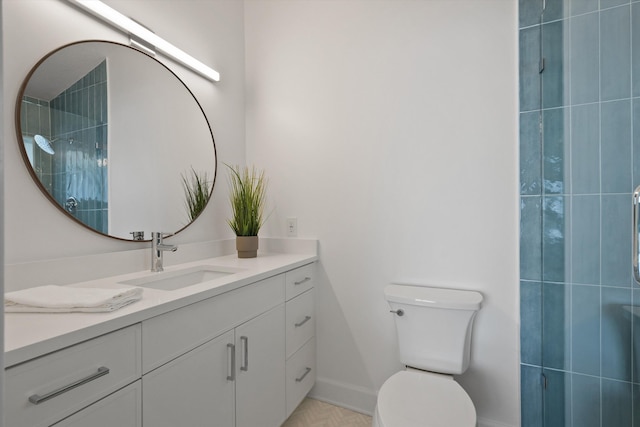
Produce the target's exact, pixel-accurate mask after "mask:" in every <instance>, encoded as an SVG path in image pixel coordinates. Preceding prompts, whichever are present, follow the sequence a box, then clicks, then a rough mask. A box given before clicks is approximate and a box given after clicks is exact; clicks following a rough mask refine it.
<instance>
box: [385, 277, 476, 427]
mask: <svg viewBox="0 0 640 427" xmlns="http://www.w3.org/2000/svg"><path fill="white" fill-rule="evenodd" d="M384 295H385V298H386V299H387V301H388V302H389V305H390V306H391V311H392V312H393V313H395V315H394V317H395V321H396V328H397V330H398V343H399V347H400V361H401V362H402V363H403V364H404V365H406V367H407V368H406V370H404V371H400V372H398V373H396V374H394V375H392V376H391V377H390V378H389V379H387V381H385V383H384V384H383V385H382V387H381V388H380V392H379V393H378V402H377V405H376V410H375V414H374V416H373V427H474V426H475V425H476V409H475V407H474V406H473V402H472V401H471V398H470V397H469V395H467V393H466V392H465V391H464V389H463V388H462V387H461V386H460V384H458V383H457V382H456V381H455V380H454V379H453V375H456V374H461V373H463V372H464V371H466V370H467V367H468V366H469V357H470V354H471V331H472V328H473V320H474V318H475V316H476V313H477V312H478V310H479V309H480V305H481V303H482V294H480V293H479V292H474V291H462V290H454V289H441V288H431V287H425V286H411V285H388V286H386V287H385V289H384Z"/></svg>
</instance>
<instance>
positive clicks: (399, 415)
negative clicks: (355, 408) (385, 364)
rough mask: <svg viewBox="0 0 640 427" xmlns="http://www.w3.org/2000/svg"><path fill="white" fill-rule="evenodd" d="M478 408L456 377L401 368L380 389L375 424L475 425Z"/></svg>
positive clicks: (409, 426)
mask: <svg viewBox="0 0 640 427" xmlns="http://www.w3.org/2000/svg"><path fill="white" fill-rule="evenodd" d="M475 425H476V409H475V407H474V406H473V402H472V401H471V398H470V397H469V395H467V393H466V392H465V391H464V389H463V388H462V387H461V386H460V384H458V383H457V382H456V381H454V379H453V377H451V376H449V375H443V374H435V373H431V372H421V371H413V370H407V371H400V372H398V373H396V374H394V375H392V376H391V377H390V378H389V379H387V381H385V383H384V384H383V385H382V387H381V388H380V392H379V393H378V403H377V405H376V410H375V413H374V416H373V427H474V426H475Z"/></svg>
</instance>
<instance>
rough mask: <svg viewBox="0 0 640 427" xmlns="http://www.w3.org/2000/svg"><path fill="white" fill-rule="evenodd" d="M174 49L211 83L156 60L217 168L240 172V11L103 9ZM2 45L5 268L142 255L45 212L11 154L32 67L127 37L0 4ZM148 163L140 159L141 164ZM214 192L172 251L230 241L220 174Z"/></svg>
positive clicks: (226, 1) (224, 5)
mask: <svg viewBox="0 0 640 427" xmlns="http://www.w3.org/2000/svg"><path fill="white" fill-rule="evenodd" d="M106 3H108V4H109V5H111V6H113V7H114V8H116V9H118V10H119V11H121V12H122V13H124V14H125V15H128V16H130V17H132V18H134V19H136V20H138V21H140V22H141V23H143V24H144V25H146V26H147V27H149V28H151V29H152V30H154V31H155V32H156V33H157V34H159V35H160V36H163V37H165V38H167V39H168V40H170V41H171V42H172V43H174V44H175V45H177V46H178V47H181V48H183V49H184V50H185V51H187V52H188V53H190V54H192V55H193V56H195V57H197V58H199V59H200V60H201V61H203V62H204V63H206V64H208V65H210V66H212V67H213V68H215V69H217V70H218V71H219V72H220V73H221V76H222V79H221V81H220V82H219V83H216V84H212V83H211V82H210V81H208V80H206V79H204V78H202V77H200V76H198V75H196V74H194V73H193V72H191V71H189V70H187V69H186V68H184V67H182V66H180V65H177V64H175V63H173V62H172V61H170V60H168V59H166V58H163V57H162V56H159V57H158V59H160V60H161V61H163V62H164V63H165V64H167V65H168V66H169V67H170V68H171V69H172V70H174V72H175V73H176V74H177V75H178V76H179V77H180V78H182V79H183V81H184V82H185V83H186V84H187V86H188V87H189V88H191V90H192V91H193V93H194V95H195V96H196V97H197V98H198V100H199V102H200V103H201V105H202V107H203V109H204V111H205V114H206V115H207V117H208V119H209V122H210V124H211V127H212V129H213V133H214V137H215V140H216V148H217V156H218V160H219V164H220V162H228V163H243V162H244V158H245V146H244V132H245V130H244V54H243V51H244V44H243V43H244V39H243V37H244V36H243V4H242V2H238V1H235V0H216V1H210V2H203V1H196V0H184V1H180V2H170V1H154V0H106ZM2 19H3V29H2V42H3V47H4V57H5V58H10V60H9V61H6V62H5V67H4V75H3V86H4V97H3V105H4V107H5V108H4V115H3V117H4V121H5V123H6V124H7V126H5V127H3V130H2V132H3V134H2V139H3V144H4V149H5V159H6V160H5V166H6V171H5V179H4V189H5V210H4V212H5V219H4V221H5V233H4V243H5V247H6V263H8V264H14V263H22V262H29V261H37V260H46V259H55V258H61V257H70V256H78V255H84V254H99V253H105V252H113V251H127V250H132V249H139V248H142V247H146V246H147V244H135V243H126V242H120V241H117V240H113V239H109V238H106V237H103V236H100V235H98V234H95V233H92V232H90V231H87V230H85V229H84V228H83V227H81V226H79V225H77V224H75V223H74V222H72V221H70V220H69V219H68V218H67V217H66V216H64V215H63V214H62V213H61V212H59V211H58V210H57V209H56V208H54V207H53V206H52V205H50V203H49V201H48V200H46V199H45V198H44V197H43V195H42V194H41V193H40V190H39V189H38V188H37V187H36V186H35V185H34V183H33V182H32V180H31V178H30V177H29V175H28V173H27V171H26V169H25V167H24V164H23V161H22V158H21V157H20V154H19V151H18V145H17V137H16V132H15V127H14V125H13V123H14V113H15V109H14V104H15V99H16V97H17V95H18V91H19V88H20V85H21V83H22V80H23V79H24V77H25V76H26V74H27V73H28V72H29V70H30V69H31V67H33V66H34V65H35V64H36V62H37V61H38V60H39V59H40V58H41V57H42V56H44V55H45V54H47V53H48V52H50V51H51V50H53V49H55V48H57V47H59V46H62V45H64V44H66V43H70V42H75V41H79V40H86V39H103V40H113V41H118V42H122V43H125V44H127V43H128V38H127V37H125V36H124V35H123V34H121V33H119V32H117V31H115V30H113V29H111V28H110V27H108V26H107V25H105V24H103V23H102V22H101V21H99V20H98V19H96V18H93V17H91V16H89V15H87V14H86V13H85V12H82V11H80V10H79V9H76V8H75V7H73V6H72V5H71V4H70V3H68V2H67V1H63V0H3V1H2ZM144 160H146V159H144ZM221 169H222V168H219V173H218V181H217V183H216V186H215V189H214V194H213V203H211V204H210V205H209V206H208V207H207V209H206V210H205V212H204V213H203V215H201V216H200V218H198V220H197V221H196V223H194V224H193V225H192V226H191V227H189V228H188V229H187V230H185V231H183V232H182V233H180V234H179V235H178V236H176V237H175V238H172V242H174V243H178V244H180V243H191V242H201V241H208V240H214V239H220V238H227V237H231V236H232V235H233V234H232V232H231V231H230V230H229V228H228V226H227V225H226V224H225V222H224V220H223V218H225V217H226V216H227V215H228V206H227V205H228V203H227V190H226V188H227V186H226V182H225V178H224V176H225V175H224V171H222V173H220V171H221Z"/></svg>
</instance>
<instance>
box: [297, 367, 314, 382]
mask: <svg viewBox="0 0 640 427" xmlns="http://www.w3.org/2000/svg"><path fill="white" fill-rule="evenodd" d="M309 372H311V368H307V369H305V370H304V374H302V375H301V376H299V377H298V378H296V382H297V383H299V382H302V380H303V379H304V377H306V376H307V375H309Z"/></svg>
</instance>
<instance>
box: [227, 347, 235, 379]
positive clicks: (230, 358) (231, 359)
mask: <svg viewBox="0 0 640 427" xmlns="http://www.w3.org/2000/svg"><path fill="white" fill-rule="evenodd" d="M235 373H236V346H235V345H234V344H231V343H229V344H227V381H235V380H236V377H235Z"/></svg>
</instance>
